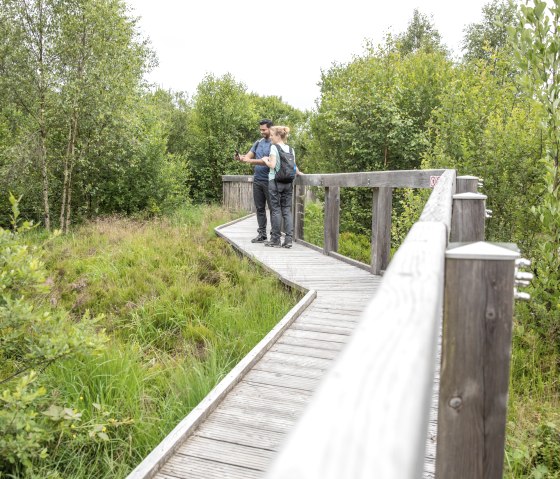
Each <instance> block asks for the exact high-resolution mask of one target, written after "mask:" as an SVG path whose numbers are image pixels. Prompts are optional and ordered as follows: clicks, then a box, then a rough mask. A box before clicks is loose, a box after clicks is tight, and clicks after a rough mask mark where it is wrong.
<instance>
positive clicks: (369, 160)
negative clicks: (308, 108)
mask: <svg viewBox="0 0 560 479" xmlns="http://www.w3.org/2000/svg"><path fill="white" fill-rule="evenodd" d="M397 44H398V42H397ZM451 68H452V64H451V62H450V60H449V59H448V58H447V57H446V54H445V52H443V51H441V50H431V49H428V48H419V49H414V50H413V51H410V52H407V54H403V53H401V52H400V51H399V50H398V48H395V46H394V44H393V40H392V39H391V38H389V39H388V40H387V42H386V44H385V45H384V46H382V47H380V48H377V49H375V48H372V47H369V48H368V50H367V51H366V53H365V54H364V55H363V56H361V57H357V58H355V59H354V60H353V61H352V62H350V63H348V64H346V65H334V66H332V67H331V69H330V70H328V71H327V72H324V73H323V74H322V78H321V99H320V104H319V106H318V111H317V114H316V115H315V116H314V117H313V118H312V120H311V144H310V147H309V158H308V159H307V165H308V168H310V169H311V170H315V171H322V172H352V171H376V170H404V169H415V168H418V167H420V162H421V157H422V155H423V154H424V153H425V152H426V151H427V149H428V147H429V145H430V136H429V132H428V130H427V123H428V121H429V119H430V116H431V115H432V112H433V111H434V109H437V108H438V106H439V105H440V99H439V97H440V95H441V93H442V91H443V90H444V88H445V87H446V85H447V83H448V81H449V76H450V74H451ZM341 202H342V203H343V204H344V205H345V207H344V209H343V213H342V219H341V223H342V225H343V229H344V230H345V231H350V232H353V233H357V234H368V232H369V230H370V229H371V227H370V225H371V213H370V211H371V208H370V206H369V205H370V204H371V197H370V192H368V191H364V189H354V190H351V189H346V188H345V189H344V190H343V191H342V192H341Z"/></svg>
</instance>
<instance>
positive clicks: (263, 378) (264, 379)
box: [246, 369, 318, 391]
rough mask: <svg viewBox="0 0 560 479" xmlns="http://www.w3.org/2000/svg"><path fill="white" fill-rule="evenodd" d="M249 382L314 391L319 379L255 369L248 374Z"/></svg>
mask: <svg viewBox="0 0 560 479" xmlns="http://www.w3.org/2000/svg"><path fill="white" fill-rule="evenodd" d="M246 379H247V382H255V383H259V384H269V385H271V386H281V387H284V388H289V389H301V390H302V391H314V390H315V388H316V387H317V383H318V380H317V379H312V378H300V377H297V376H291V375H289V374H281V373H269V372H266V371H258V370H255V369H253V370H252V371H251V372H250V373H249V374H248V375H247V378H246Z"/></svg>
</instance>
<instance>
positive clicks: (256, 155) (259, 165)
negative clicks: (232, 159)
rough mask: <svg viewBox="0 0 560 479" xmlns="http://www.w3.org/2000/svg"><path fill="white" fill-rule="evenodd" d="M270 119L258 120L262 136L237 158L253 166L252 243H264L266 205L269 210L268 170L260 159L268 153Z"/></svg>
mask: <svg viewBox="0 0 560 479" xmlns="http://www.w3.org/2000/svg"><path fill="white" fill-rule="evenodd" d="M271 126H272V121H271V120H267V119H264V120H261V121H259V130H260V132H261V136H262V138H261V139H260V140H257V141H256V142H255V143H254V144H253V146H252V147H251V149H250V150H249V152H248V153H247V154H246V155H241V156H240V157H239V159H240V160H241V161H243V162H245V163H250V164H251V165H254V166H255V174H254V175H253V201H254V202H255V208H256V209H257V223H258V225H259V228H258V230H257V232H258V234H257V236H256V237H255V238H253V239H252V240H251V242H252V243H264V242H265V241H266V239H267V237H266V205H267V204H268V209H269V210H270V199H269V196H268V172H269V168H268V166H266V165H265V163H264V161H263V160H262V158H263V157H265V156H266V157H268V156H269V155H270V145H271V141H270V127H271Z"/></svg>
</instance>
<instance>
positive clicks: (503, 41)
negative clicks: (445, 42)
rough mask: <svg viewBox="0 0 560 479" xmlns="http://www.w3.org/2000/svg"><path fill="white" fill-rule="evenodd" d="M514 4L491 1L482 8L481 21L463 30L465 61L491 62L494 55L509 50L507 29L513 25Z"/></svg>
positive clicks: (501, 0) (498, 0)
mask: <svg viewBox="0 0 560 479" xmlns="http://www.w3.org/2000/svg"><path fill="white" fill-rule="evenodd" d="M516 11H517V7H516V4H515V3H514V2H510V1H504V0H492V1H491V2H490V3H488V4H486V5H484V6H483V7H482V21H481V22H480V23H472V24H470V25H469V26H468V27H467V28H466V29H465V37H464V40H463V44H462V47H463V51H464V52H465V53H464V59H465V60H466V61H473V60H486V61H488V62H492V61H494V60H495V59H496V54H498V53H499V52H503V51H509V50H510V49H511V45H510V41H509V35H508V31H507V29H508V27H510V26H512V25H513V24H514V23H515V14H516Z"/></svg>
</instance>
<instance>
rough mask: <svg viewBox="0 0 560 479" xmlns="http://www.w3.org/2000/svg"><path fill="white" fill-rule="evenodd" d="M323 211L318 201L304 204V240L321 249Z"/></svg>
mask: <svg viewBox="0 0 560 479" xmlns="http://www.w3.org/2000/svg"><path fill="white" fill-rule="evenodd" d="M324 217H325V210H324V207H323V203H322V202H319V201H312V202H306V204H305V224H304V228H303V235H304V240H305V241H307V242H308V243H311V244H314V245H316V246H320V247H321V248H322V247H323V242H324V240H325V233H324V230H325V226H324V225H325V219H324Z"/></svg>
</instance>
